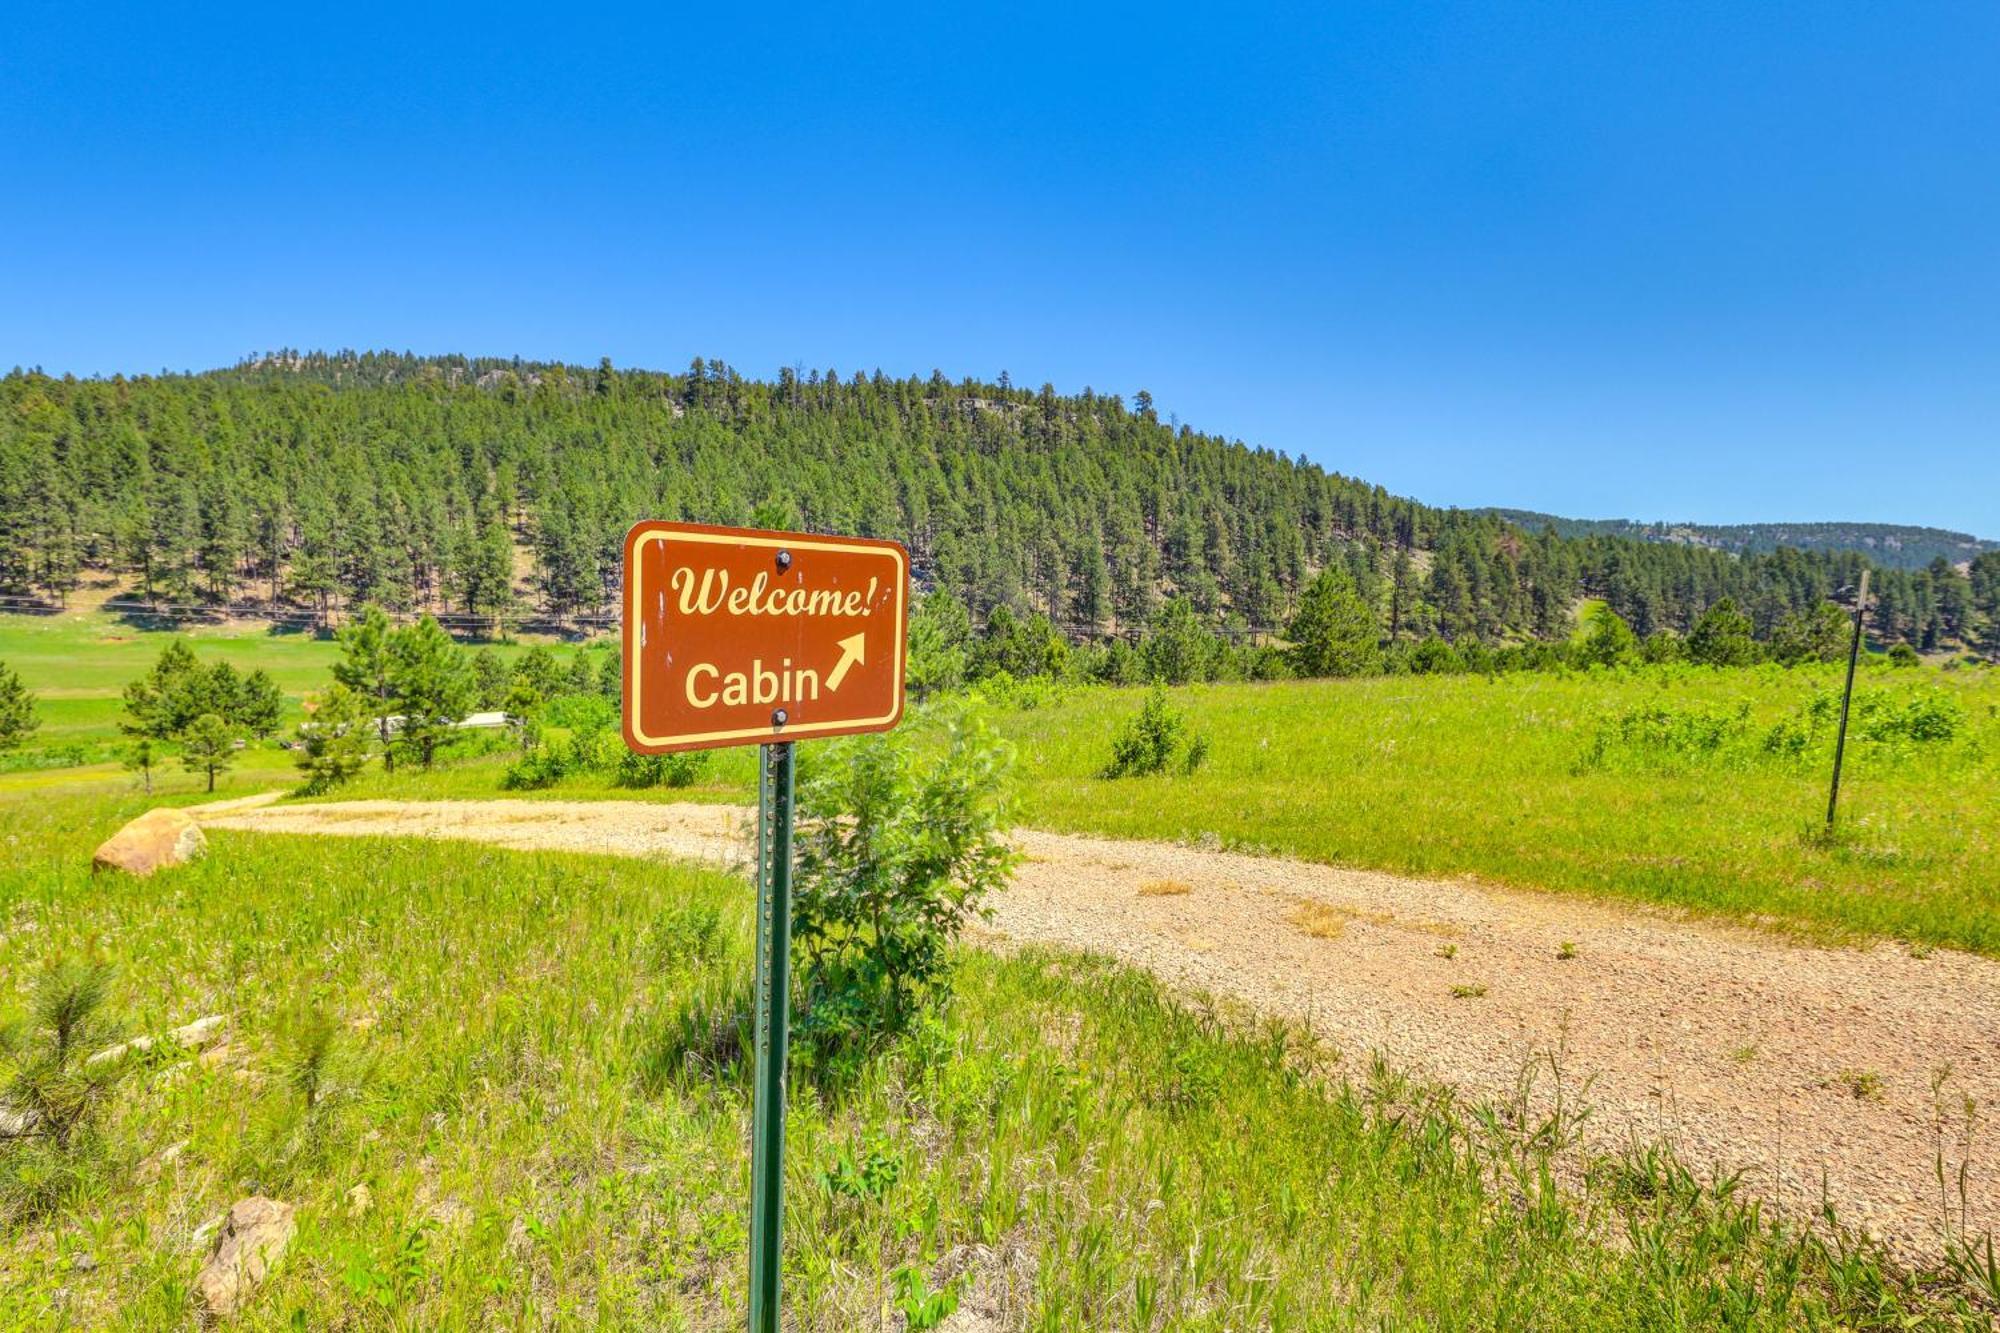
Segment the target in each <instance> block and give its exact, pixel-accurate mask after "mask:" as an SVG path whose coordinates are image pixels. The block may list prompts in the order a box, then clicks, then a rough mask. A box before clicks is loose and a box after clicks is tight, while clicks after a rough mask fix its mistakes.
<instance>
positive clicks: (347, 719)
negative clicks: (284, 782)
mask: <svg viewBox="0 0 2000 1333" xmlns="http://www.w3.org/2000/svg"><path fill="white" fill-rule="evenodd" d="M374 708H375V703H374V700H373V699H372V698H371V697H370V696H367V695H363V694H360V693H358V692H357V691H355V690H351V689H349V688H348V687H347V686H345V685H335V686H334V687H333V688H332V689H330V690H328V691H327V692H326V694H325V695H323V696H322V697H321V698H320V699H319V701H318V704H317V706H316V707H315V708H314V709H313V710H312V715H311V716H310V717H308V718H307V719H306V720H305V721H304V722H302V723H300V724H299V729H298V744H297V746H296V747H295V760H294V762H296V763H297V764H298V766H299V770H300V771H301V772H303V773H304V774H305V778H306V781H305V789H306V791H307V792H310V793H319V792H323V791H326V790H327V789H328V788H330V787H335V786H338V785H339V784H340V783H343V782H345V781H347V780H348V779H349V778H351V777H353V776H354V775H355V774H356V773H359V772H360V771H361V770H362V768H363V767H364V766H365V765H366V764H367V763H368V752H369V743H368V736H369V732H370V731H371V730H372V728H373V724H374V721H375V718H374Z"/></svg>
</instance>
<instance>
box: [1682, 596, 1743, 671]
mask: <svg viewBox="0 0 2000 1333" xmlns="http://www.w3.org/2000/svg"><path fill="white" fill-rule="evenodd" d="M1687 654H1688V659H1689V660H1690V661H1693V662H1701V663H1704V664H1706V665H1708V666H1747V665H1749V664H1750V663H1752V662H1754V661H1756V660H1757V656H1758V650H1757V641H1756V640H1755V639H1754V638H1753V637H1752V636H1751V633H1750V617H1748V616H1746V615H1744V614H1743V613H1742V612H1741V611H1739V610H1737V609H1736V602H1735V600H1734V599H1732V598H1728V597H1725V598H1723V599H1722V600H1721V601H1719V602H1717V603H1716V604H1715V605H1714V606H1711V607H1709V608H1708V610H1707V611H1705V612H1703V613H1702V617H1701V619H1700V620H1698V621H1696V622H1695V626H1694V628H1693V629H1692V630H1690V631H1689V632H1688V638H1687Z"/></svg>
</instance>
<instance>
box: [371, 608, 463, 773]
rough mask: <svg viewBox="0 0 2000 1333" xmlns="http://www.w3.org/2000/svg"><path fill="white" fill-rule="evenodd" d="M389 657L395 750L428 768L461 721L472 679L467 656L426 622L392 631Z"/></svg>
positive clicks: (434, 623)
mask: <svg viewBox="0 0 2000 1333" xmlns="http://www.w3.org/2000/svg"><path fill="white" fill-rule="evenodd" d="M388 654H389V689H390V692H391V694H392V696H393V697H394V699H395V701H396V707H397V710H398V712H399V713H400V714H401V717H402V722H401V723H400V725H399V726H398V727H397V729H396V735H395V739H394V742H393V744H394V745H396V746H399V747H401V748H402V749H403V750H404V751H405V752H406V753H415V754H416V756H417V758H418V760H419V762H421V763H422V765H423V766H424V767H425V768H429V767H430V766H431V761H432V760H433V759H435V758H436V756H437V747H438V746H439V745H440V744H442V743H443V742H444V741H445V740H446V739H447V738H448V737H450V735H451V733H452V729H453V728H454V727H456V726H457V725H458V723H460V722H462V721H464V720H465V715H466V713H467V712H468V711H469V705H470V703H471V700H472V673H471V671H470V670H469V669H468V668H467V666H466V663H465V654H464V653H463V652H461V651H460V650H459V647H458V645H457V644H455V643H453V642H452V641H451V636H450V635H448V634H446V633H445V632H444V630H443V629H442V628H440V627H439V625H438V623H437V621H436V620H435V619H433V618H432V617H430V616H425V617H424V618H423V619H422V620H419V621H418V622H417V623H416V624H414V625H406V626H404V627H403V628H401V629H398V630H395V631H393V632H392V633H391V634H390V635H389V643H388Z"/></svg>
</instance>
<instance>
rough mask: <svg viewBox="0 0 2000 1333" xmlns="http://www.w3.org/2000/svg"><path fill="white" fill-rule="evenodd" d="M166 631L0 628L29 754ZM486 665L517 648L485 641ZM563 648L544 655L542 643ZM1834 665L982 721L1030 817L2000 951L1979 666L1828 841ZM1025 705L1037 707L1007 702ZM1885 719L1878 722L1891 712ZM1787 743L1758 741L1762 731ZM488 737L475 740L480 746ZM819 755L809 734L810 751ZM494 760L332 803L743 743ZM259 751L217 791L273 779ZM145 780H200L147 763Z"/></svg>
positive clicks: (1090, 698)
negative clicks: (1187, 751) (1942, 727)
mask: <svg viewBox="0 0 2000 1333" xmlns="http://www.w3.org/2000/svg"><path fill="white" fill-rule="evenodd" d="M167 637H168V636H166V635H165V634H161V633H156V632H143V631H138V630H134V629H132V628H131V627H130V626H126V625H123V624H122V623H121V622H118V621H114V620H112V619H110V618H109V617H106V616H103V615H98V614H75V615H69V616H62V617H48V618H38V617H25V616H0V661H7V662H9V663H11V664H12V665H14V666H15V668H16V669H17V670H18V671H20V672H21V674H22V676H23V677H24V679H26V681H27V682H28V684H29V685H30V686H31V687H32V688H34V689H36V690H38V691H40V692H41V693H42V698H43V702H42V711H43V716H44V724H43V727H42V731H41V732H40V733H38V734H37V735H36V737H35V739H34V742H33V745H34V746H36V747H46V746H49V745H53V744H58V743H62V742H64V741H74V740H84V741H88V742H90V743H92V744H96V745H99V746H102V747H105V748H106V751H107V753H108V752H109V749H110V747H111V746H112V745H113V743H114V741H115V738H116V736H117V719H118V715H119V700H118V696H119V691H120V690H121V689H122V687H123V684H124V682H125V681H127V680H129V679H132V678H134V677H136V676H138V675H139V674H141V673H142V672H143V671H144V670H145V669H146V667H147V666H148V665H150V663H151V662H152V661H153V659H154V658H155V657H156V656H157V655H158V652H159V649H160V647H161V646H162V645H163V644H164V643H165V641H166V639H167ZM189 637H190V641H191V642H192V643H193V645H194V647H195V648H196V650H197V652H198V653H199V654H201V655H202V656H203V658H204V659H207V658H210V657H214V656H226V657H227V658H228V659H229V660H230V661H232V662H233V663H235V664H236V665H237V666H238V667H239V668H241V669H243V670H246V671H247V670H250V669H253V668H255V667H259V666H262V667H264V668H265V669H266V670H269V671H270V672H271V673H272V674H273V675H274V677H276V678H277V680H278V682H279V684H280V686H281V687H282V688H284V689H285V690H286V691H287V692H288V694H290V695H291V696H293V698H294V699H295V700H296V698H297V696H299V695H301V694H303V693H304V692H305V691H306V690H308V689H314V688H319V687H321V686H323V685H324V684H325V683H326V682H327V680H328V679H329V676H328V670H329V667H330V664H331V662H332V660H333V657H334V655H335V648H334V645H333V644H332V643H330V642H328V641H323V640H314V639H311V638H307V637H301V636H298V635H292V634H270V633H265V632H262V631H253V630H247V629H246V630H242V631H238V632H235V633H229V632H200V633H195V634H191V635H190V636H189ZM500 651H502V652H503V653H507V654H510V655H511V654H512V653H514V652H518V651H520V646H519V645H503V646H501V648H500ZM570 651H573V650H572V649H568V648H559V649H558V652H560V653H567V652H570ZM1839 683H1840V672H1839V670H1838V669H1836V668H1833V667H1801V668H1794V669H1783V668H1777V667H1759V668H1749V669H1740V670H1710V669H1690V668H1685V667H1666V668H1642V669H1632V670H1625V671H1618V672H1604V671H1593V672H1585V673H1569V674H1536V673H1530V674H1518V675H1509V676H1502V677H1498V678H1490V679H1489V678H1486V677H1480V676H1395V677H1377V678H1370V679H1363V680H1350V681H1314V682H1289V683H1277V684H1226V685H1198V686H1189V687H1186V688H1183V689H1179V690H1175V691H1172V692H1171V695H1172V698H1173V701H1174V703H1175V705H1176V706H1177V707H1179V708H1180V709H1182V710H1183V711H1184V712H1185V714H1186V715H1187V718H1188V722H1189V725H1190V727H1191V729H1192V730H1193V731H1194V732H1198V733H1200V734H1202V735H1204V736H1205V737H1206V738H1207V740H1208V753H1207V758H1206V760H1205V762H1204V763H1203V764H1202V765H1201V767H1200V768H1199V769H1198V770H1197V771H1196V772H1194V773H1193V774H1191V775H1190V774H1183V773H1170V774H1166V775H1161V776H1152V777H1125V778H1119V779H1116V780H1106V779H1104V778H1102V777H1101V776H1100V774H1101V772H1102V770H1103V768H1104V766H1105V764H1106V761H1107V760H1108V758H1109V756H1110V747H1111V738H1112V735H1113V733H1114V732H1115V731H1116V730H1117V728H1118V727H1119V726H1120V725H1121V724H1122V723H1123V722H1124V721H1125V719H1126V718H1127V717H1129V716H1130V715H1132V714H1134V713H1136V712H1137V711H1138V710H1139V706H1140V704H1141V702H1142V700H1143V697H1144V695H1143V692H1142V691H1139V690H1114V689H1105V688H1076V689H1066V690H1060V691H1057V692H1056V694H1055V697H1054V699H1053V701H1044V702H1041V703H1040V704H1039V705H1038V706H1036V707H1032V708H1022V707H1019V706H1018V703H1008V702H1005V701H1002V702H1000V703H999V704H998V705H997V709H996V711H997V717H996V722H997V725H998V728H999V730H1000V731H1001V732H1002V734H1003V735H1005V736H1006V737H1008V738H1009V739H1010V740H1012V741H1013V742H1014V744H1015V746H1016V748H1017V750H1018V754H1019V764H1018V772H1019V775H1020V776H1019V788H1018V799H1017V813H1018V817H1019V818H1020V819H1021V821H1022V822H1024V823H1027V824H1030V825H1033V826H1036V827H1041V828H1049V829H1056V830H1064V831H1073V832H1083V833H1098V834H1106V835H1111V836H1116V837H1132V838H1154V839H1169V840H1179V841H1188V842H1194V843H1202V844H1209V845H1216V846H1223V847H1230V848H1236V849H1242V850H1250V851H1258V852H1271V853H1278V854H1283V855H1289V856H1298V857H1303V858H1307V859H1310V860H1317V861H1327V862H1338V863H1343V864H1351V865H1358V866H1368V867H1375V868H1380V869H1386V870H1393V871H1402V872H1408V873H1415V874H1425V875H1469V876H1474V877H1477V878H1480V879H1484V880H1487V881H1490V882H1495V883H1503V884H1509V885H1516V886H1520V887H1526V888H1538V889H1547V890H1555V891H1562V892H1576V893H1583V894H1591V895H1601V896H1608V897H1614V898H1620V899H1626V900H1632V901H1638V902H1644V903H1650V904H1657V905H1661V906H1665V907H1669V908H1675V909H1685V910H1690V911H1695V912H1702V913H1713V914H1718V915H1723V916H1729V917H1734V918H1739V919H1749V920H1756V921H1761V922H1767V923H1771V924H1776V925H1780V926H1784V927H1787V928H1791V929H1797V930H1801V931H1804V932H1808V933H1815V934H1820V935H1825V936H1829V937H1838V936H1864V937H1865V936H1888V937H1895V938H1901V939H1905V940H1909V941H1911V942H1917V943H1923V944H1944V945H1951V946H1956V947H1962V948H1968V949H1973V950H1977V951H1980V952H1983V953H1989V954H1992V953H2000V671H1996V670H1993V669H1991V668H1978V667H1971V668H1965V669H1961V670H1941V669H1939V668H1936V667H1921V668H1910V669H1904V670H1894V669H1889V668H1886V667H1884V666H1882V665H1880V664H1879V663H1878V664H1876V665H1873V666H1871V667H1870V668H1869V669H1867V670H1865V671H1864V672H1863V674H1862V679H1861V682H1860V685H1859V690H1858V697H1859V698H1861V699H1862V700H1863V701H1864V702H1866V701H1868V700H1870V699H1871V698H1879V699H1882V700H1888V701H1891V702H1894V701H1898V700H1908V699H1911V698H1929V697H1944V698H1947V699H1948V700H1950V701H1951V703H1952V706H1953V707H1954V708H1955V712H1956V718H1957V720H1956V722H1955V723H1954V732H1953V734H1952V735H1951V736H1950V737H1949V738H1948V739H1945V740H1938V741H1920V742H1909V741H1906V740H1905V741H1895V740H1893V739H1892V740H1890V741H1883V742H1877V741H1873V740H1869V739H1866V738H1864V737H1862V736H1861V735H1860V730H1861V728H1860V727H1859V725H1857V739H1856V740H1855V741H1854V743H1853V744H1852V745H1851V746H1850V750H1849V755H1848V767H1847V780H1846V783H1845V785H1844V790H1843V796H1842V811H1843V818H1842V823H1841V831H1840V834H1839V836H1838V837H1836V838H1833V839H1825V838H1823V837H1821V836H1819V834H1820V826H1821V821H1822V819H1823V814H1824V809H1825V801H1826V779H1827V771H1828V768H1829V766H1830V763H1831V757H1832V743H1831V739H1830V731H1829V726H1828V724H1827V723H1826V722H1825V720H1824V719H1823V718H1822V720H1821V723H1820V724H1819V726H1818V729H1817V731H1815V732H1813V733H1812V734H1811V735H1809V736H1808V735H1803V734H1801V733H1800V732H1799V730H1798V727H1799V723H1800V719H1801V718H1802V717H1804V716H1805V715H1806V713H1807V711H1808V710H1809V709H1810V707H1811V706H1812V702H1813V700H1815V698H1818V699H1819V700H1820V701H1821V703H1822V704H1824V703H1825V702H1826V701H1827V700H1828V698H1829V697H1830V692H1831V691H1834V690H1836V689H1837V688H1838V686H1839ZM1020 693H1021V697H1023V698H1032V697H1035V696H1034V695H1033V693H1032V692H1020ZM1892 720H1893V719H1892ZM1787 727H1790V728H1792V729H1793V737H1792V739H1793V740H1794V741H1795V742H1796V744H1795V746H1794V747H1793V748H1792V749H1789V750H1780V751H1774V750H1772V749H1771V748H1770V746H1769V742H1770V740H1771V736H1772V733H1773V731H1774V730H1782V729H1784V728H1787ZM498 743H499V738H497V737H493V736H485V737H481V738H478V739H477V741H475V742H474V746H475V749H476V748H479V747H482V746H492V745H495V744H498ZM812 749H813V747H811V746H807V747H804V750H803V751H802V763H804V764H808V765H809V764H810V762H811V757H812ZM508 758H509V755H507V754H506V753H490V752H488V753H474V754H470V755H462V756H454V757H448V758H447V759H446V760H445V761H444V762H442V763H441V764H440V765H439V767H438V768H436V769H435V770H433V771H431V772H429V773H422V772H416V771H413V770H411V769H409V768H408V767H405V768H403V769H400V770H399V771H398V772H397V773H395V774H393V775H385V774H383V773H381V772H380V771H379V770H370V771H369V772H367V773H365V774H364V775H362V776H361V777H360V778H359V779H357V780H356V781H354V782H352V783H350V784H348V785H347V786H345V787H342V788H340V789H338V790H337V791H335V792H333V793H331V796H332V798H333V799H348V798H358V797H380V798H401V799H473V798H492V797H495V796H504V795H522V796H533V797H554V798H564V799H601V798H615V799H639V800H664V801H675V800H713V801H748V800H749V799H750V796H751V786H752V783H753V782H754V775H755V767H754V762H753V759H752V754H751V752H750V751H748V750H733V751H722V752H719V753H717V754H716V755H714V756H713V758H712V759H711V760H710V761H709V764H708V767H707V769H706V771H705V773H704V774H703V776H702V778H701V780H700V781H699V782H697V783H696V784H695V785H694V786H692V787H687V788H653V789H647V790H641V791H632V790H628V789H624V788H620V787H616V786H613V785H612V784H611V782H610V781H609V778H608V775H607V774H605V773H603V772H601V771H597V772H581V773H575V774H571V775H569V776H567V777H565V778H563V779H562V780H561V781H559V782H558V783H556V784H555V785H554V786H552V787H549V788H546V789H542V790H536V791H524V792H518V793H510V792H506V791H503V790H502V789H501V787H500V775H501V773H502V771H503V770H504V768H505V765H506V763H507V762H508ZM294 777H295V770H294V769H293V767H292V764H291V758H290V756H289V755H288V754H286V753H285V752H284V751H282V750H279V749H277V748H276V747H275V746H270V745H265V746H254V747H252V748H251V749H250V750H248V751H246V752H244V753H243V755H242V756H240V758H239V761H238V766H237V768H236V769H235V770H234V771H232V772H231V773H229V774H227V775H225V776H224V778H223V779H222V783H221V787H220V792H221V794H223V795H227V794H230V793H233V792H235V793H240V792H247V791H256V790H265V789H270V788H273V787H280V786H286V785H289V784H290V783H292V782H293V780H294ZM133 781H134V779H133V778H132V776H131V775H130V774H127V773H124V772H123V771H121V770H120V769H119V767H118V765H117V763H116V762H115V760H109V759H107V760H106V761H104V762H100V763H96V764H92V765H87V766H83V767H69V768H57V769H40V770H29V771H17V772H11V773H9V772H4V771H0V803H5V802H6V801H7V799H8V797H9V795H10V794H13V795H36V796H48V795H51V794H60V793H61V792H64V791H78V792H81V791H93V792H97V793H101V794H107V795H108V794H116V793H119V792H123V791H125V790H128V789H129V788H130V786H131V784H132V783H133ZM155 782H156V784H159V785H160V786H161V789H162V790H164V791H167V792H181V791H189V790H194V789H196V788H198V786H199V785H200V780H199V778H197V777H196V776H194V775H191V774H185V773H183V772H182V771H181V770H180V767H179V765H178V763H177V762H176V761H174V760H173V759H171V758H170V759H169V760H168V761H167V762H166V763H165V764H164V765H163V766H162V767H161V768H160V769H158V770H157V771H156V774H155Z"/></svg>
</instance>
